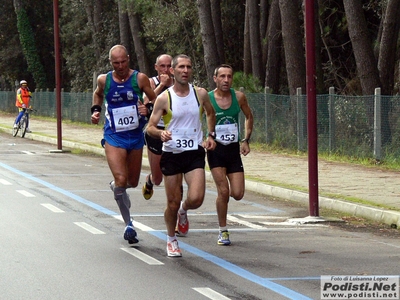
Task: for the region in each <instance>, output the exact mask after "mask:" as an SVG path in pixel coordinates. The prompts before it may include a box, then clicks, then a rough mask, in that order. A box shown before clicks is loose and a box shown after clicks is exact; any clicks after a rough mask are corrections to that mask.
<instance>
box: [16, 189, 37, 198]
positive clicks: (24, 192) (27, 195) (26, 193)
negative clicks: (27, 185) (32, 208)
mask: <svg viewBox="0 0 400 300" xmlns="http://www.w3.org/2000/svg"><path fill="white" fill-rule="evenodd" d="M17 192H18V193H20V194H22V195H24V196H25V197H36V196H35V195H33V194H31V193H29V192H27V191H24V190H17Z"/></svg>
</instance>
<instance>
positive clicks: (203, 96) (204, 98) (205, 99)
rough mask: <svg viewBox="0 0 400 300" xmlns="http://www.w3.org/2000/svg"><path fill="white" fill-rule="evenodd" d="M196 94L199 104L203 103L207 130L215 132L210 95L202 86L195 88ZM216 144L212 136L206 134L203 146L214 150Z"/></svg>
mask: <svg viewBox="0 0 400 300" xmlns="http://www.w3.org/2000/svg"><path fill="white" fill-rule="evenodd" d="M197 94H198V95H199V100H200V101H201V104H202V105H203V108H204V112H205V113H206V120H207V129H208V132H215V122H216V117H215V109H214V107H213V106H212V104H211V101H210V96H209V95H208V93H207V91H206V90H205V89H203V88H197ZM216 145H217V144H216V142H215V140H214V138H212V137H211V136H207V139H206V142H205V148H206V149H207V150H214V149H215V146H216Z"/></svg>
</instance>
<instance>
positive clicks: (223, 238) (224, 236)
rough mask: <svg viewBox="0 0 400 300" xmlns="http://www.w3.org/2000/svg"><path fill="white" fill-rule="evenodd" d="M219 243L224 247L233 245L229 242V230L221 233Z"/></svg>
mask: <svg viewBox="0 0 400 300" xmlns="http://www.w3.org/2000/svg"><path fill="white" fill-rule="evenodd" d="M217 243H218V245H222V246H229V245H230V244H231V241H230V240H229V232H228V231H227V230H224V231H220V232H219V236H218V242H217Z"/></svg>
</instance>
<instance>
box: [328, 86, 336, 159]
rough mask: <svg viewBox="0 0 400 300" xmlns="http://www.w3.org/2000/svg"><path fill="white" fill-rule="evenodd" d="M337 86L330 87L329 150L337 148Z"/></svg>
mask: <svg viewBox="0 0 400 300" xmlns="http://www.w3.org/2000/svg"><path fill="white" fill-rule="evenodd" d="M335 120H336V118H335V88H334V87H330V88H329V152H333V151H335V148H336V139H335V136H336V121H335Z"/></svg>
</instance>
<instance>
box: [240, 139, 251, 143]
mask: <svg viewBox="0 0 400 300" xmlns="http://www.w3.org/2000/svg"><path fill="white" fill-rule="evenodd" d="M242 142H246V143H247V144H250V139H243V140H242Z"/></svg>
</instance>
